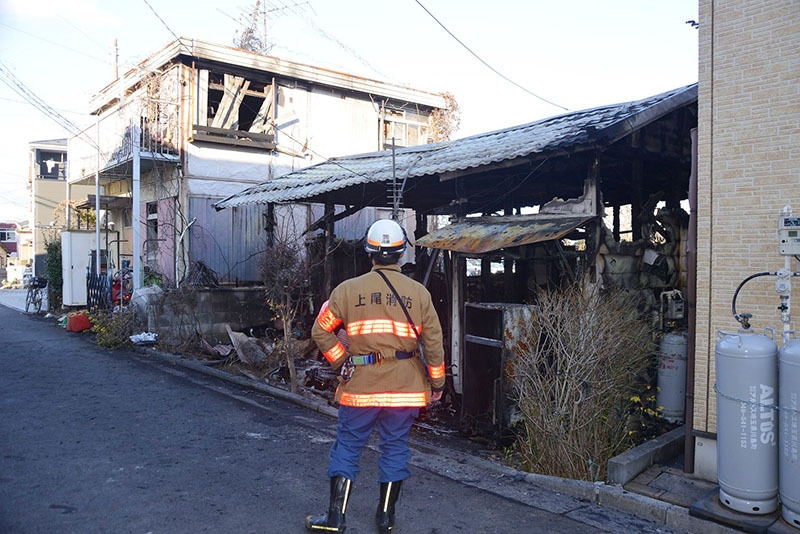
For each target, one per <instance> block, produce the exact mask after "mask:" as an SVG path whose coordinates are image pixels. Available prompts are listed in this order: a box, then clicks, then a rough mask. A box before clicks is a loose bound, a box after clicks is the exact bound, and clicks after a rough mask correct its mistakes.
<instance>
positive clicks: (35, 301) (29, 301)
mask: <svg viewBox="0 0 800 534" xmlns="http://www.w3.org/2000/svg"><path fill="white" fill-rule="evenodd" d="M45 288H47V278H42V277H41V276H34V277H32V278H31V281H30V283H29V284H28V294H27V296H26V297H25V313H39V312H40V311H42V301H43V300H44V290H45ZM31 309H33V310H34V311H33V312H31Z"/></svg>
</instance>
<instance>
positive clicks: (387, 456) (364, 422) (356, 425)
mask: <svg viewBox="0 0 800 534" xmlns="http://www.w3.org/2000/svg"><path fill="white" fill-rule="evenodd" d="M418 414H419V408H378V407H365V408H355V407H353V406H339V424H338V430H337V434H336V441H335V442H334V444H333V446H332V447H331V454H330V464H329V465H328V476H331V477H335V476H337V475H342V476H344V477H346V478H349V479H350V480H355V478H356V475H357V474H358V472H359V471H360V468H359V467H358V460H359V458H360V457H361V450H362V449H363V448H364V445H366V444H367V440H368V439H369V435H370V434H371V433H372V429H373V428H374V427H375V423H377V424H378V433H379V434H380V447H381V454H380V456H379V457H378V471H379V478H380V480H379V482H397V481H399V480H405V479H407V478H408V477H409V476H410V475H411V471H409V469H408V466H407V464H408V460H409V458H411V451H410V450H409V449H408V434H409V432H410V431H411V423H413V422H414V419H415V418H416V417H417V415H418Z"/></svg>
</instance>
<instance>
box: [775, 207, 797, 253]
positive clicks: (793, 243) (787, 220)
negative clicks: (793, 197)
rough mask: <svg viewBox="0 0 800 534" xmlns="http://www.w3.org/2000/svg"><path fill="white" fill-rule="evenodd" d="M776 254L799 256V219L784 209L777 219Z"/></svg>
mask: <svg viewBox="0 0 800 534" xmlns="http://www.w3.org/2000/svg"><path fill="white" fill-rule="evenodd" d="M778 252H779V253H780V254H783V255H784V256H797V255H800V217H793V216H792V210H791V209H784V212H783V213H782V214H781V216H780V218H779V219H778Z"/></svg>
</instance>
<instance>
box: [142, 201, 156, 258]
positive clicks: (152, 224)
mask: <svg viewBox="0 0 800 534" xmlns="http://www.w3.org/2000/svg"><path fill="white" fill-rule="evenodd" d="M146 239H147V240H146V241H145V243H146V246H145V248H144V254H145V262H146V263H147V264H148V265H151V266H152V265H154V264H155V262H156V258H157V256H158V202H148V203H147V238H146Z"/></svg>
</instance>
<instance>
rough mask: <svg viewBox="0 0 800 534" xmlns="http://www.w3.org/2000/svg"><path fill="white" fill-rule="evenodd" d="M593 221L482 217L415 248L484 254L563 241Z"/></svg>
mask: <svg viewBox="0 0 800 534" xmlns="http://www.w3.org/2000/svg"><path fill="white" fill-rule="evenodd" d="M592 219H594V217H585V216H582V217H563V216H562V217H556V216H554V217H547V216H527V217H525V216H523V217H479V218H474V219H458V220H456V221H455V222H454V223H452V224H450V225H448V226H445V227H444V228H441V229H439V230H434V231H433V232H431V233H429V234H428V235H426V236H424V237H422V238H421V239H417V242H416V244H417V245H419V246H423V247H428V248H441V249H445V250H452V251H454V252H466V253H475V254H482V253H484V252H492V251H494V250H500V249H501V248H508V247H518V246H520V245H529V244H531V243H538V242H541V241H550V240H552V239H560V238H562V237H564V236H565V235H567V234H568V233H569V232H571V231H572V230H574V229H575V228H578V227H579V226H583V225H584V224H586V223H587V222H589V221H591V220H592Z"/></svg>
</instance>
